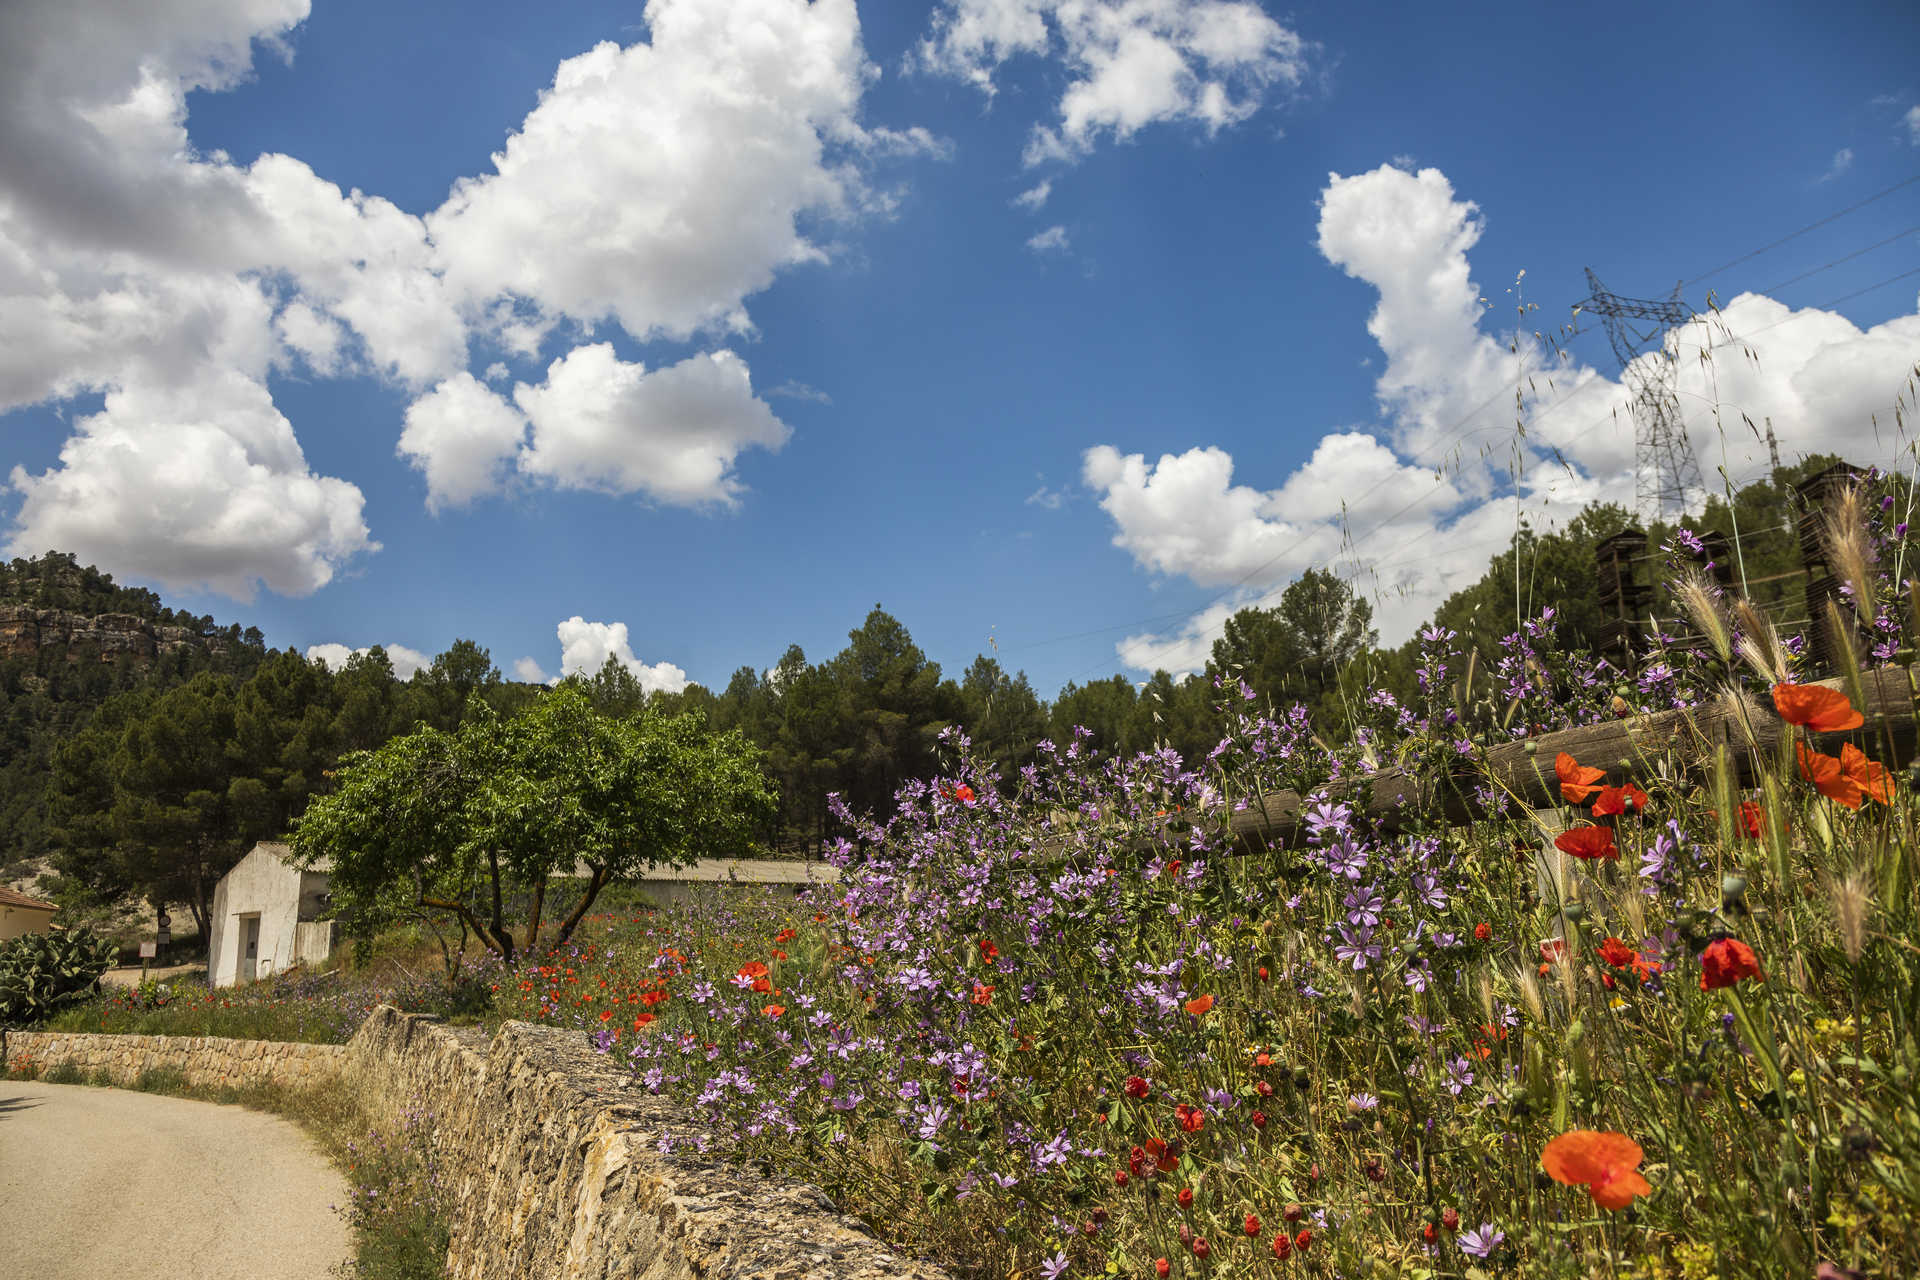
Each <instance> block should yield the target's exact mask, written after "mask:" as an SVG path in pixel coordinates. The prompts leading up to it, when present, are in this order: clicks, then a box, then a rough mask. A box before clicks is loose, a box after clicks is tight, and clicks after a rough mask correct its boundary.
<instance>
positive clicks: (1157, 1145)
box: [1147, 1138, 1192, 1198]
mask: <svg viewBox="0 0 1920 1280" xmlns="http://www.w3.org/2000/svg"><path fill="white" fill-rule="evenodd" d="M1147 1155H1148V1156H1149V1157H1151V1158H1152V1160H1153V1167H1154V1168H1155V1169H1157V1170H1158V1171H1160V1172H1161V1173H1172V1172H1173V1171H1174V1170H1175V1169H1176V1168H1178V1167H1179V1164H1180V1144H1179V1143H1177V1142H1175V1143H1171V1144H1169V1143H1165V1142H1162V1141H1160V1139H1158V1138H1148V1139H1147ZM1188 1195H1189V1198H1191V1195H1192V1193H1191V1192H1189V1193H1188Z"/></svg>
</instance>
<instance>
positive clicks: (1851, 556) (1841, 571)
mask: <svg viewBox="0 0 1920 1280" xmlns="http://www.w3.org/2000/svg"><path fill="white" fill-rule="evenodd" d="M1864 511H1865V500H1864V499H1863V497H1862V496H1861V492H1860V486H1859V485H1848V486H1847V487H1846V488H1845V489H1843V490H1841V492H1840V496H1839V497H1838V498H1836V499H1834V501H1833V504H1832V505H1831V506H1829V507H1828V508H1827V512H1826V517H1825V519H1824V520H1823V521H1822V529H1821V538H1820V541H1821V543H1822V544H1823V546H1824V548H1825V550H1826V553H1827V563H1828V564H1829V565H1830V566H1832V568H1833V571H1834V573H1836V574H1838V575H1839V577H1840V580H1841V581H1842V582H1845V583H1846V584H1847V585H1848V586H1849V587H1851V588H1852V589H1853V609H1854V612H1855V613H1857V614H1858V615H1859V616H1860V618H1861V619H1862V620H1863V621H1867V622H1871V621H1872V620H1873V615H1874V593H1873V576H1872V574H1871V573H1870V572H1869V569H1868V565H1869V554H1868V551H1867V521H1866V516H1865V514H1864Z"/></svg>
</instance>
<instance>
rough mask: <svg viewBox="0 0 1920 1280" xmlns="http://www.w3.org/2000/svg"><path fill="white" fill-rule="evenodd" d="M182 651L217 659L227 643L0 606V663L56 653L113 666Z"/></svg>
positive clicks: (146, 624)
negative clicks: (121, 660) (195, 651)
mask: <svg viewBox="0 0 1920 1280" xmlns="http://www.w3.org/2000/svg"><path fill="white" fill-rule="evenodd" d="M182 648H197V649H205V650H206V651H207V652H209V653H220V652H224V651H225V650H226V648H227V637H226V636H224V635H218V634H216V635H201V634H200V633H199V632H197V631H190V630H188V629H187V628H185V627H169V626H162V625H160V624H158V623H154V622H150V621H148V620H147V619H145V618H142V617H139V616H137V615H135V614H131V613H101V614H94V615H91V616H89V615H87V614H80V613H68V612H67V611H66V610H64V609H35V608H33V607H32V606H30V605H18V604H8V605H0V658H31V657H34V656H35V655H36V654H38V653H40V651H42V650H44V649H58V650H61V651H62V652H64V653H65V655H66V658H67V661H69V662H77V661H79V660H80V658H81V656H82V655H83V654H84V655H87V656H96V655H97V657H98V660H99V661H101V662H114V661H116V660H118V659H119V658H120V657H121V656H122V655H131V656H132V657H133V658H134V659H135V660H136V661H142V662H151V661H152V660H153V659H154V658H155V657H157V656H159V655H161V654H166V653H172V652H174V651H175V650H177V649H182Z"/></svg>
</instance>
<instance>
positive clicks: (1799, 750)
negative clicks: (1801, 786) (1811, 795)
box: [1793, 742, 1867, 809]
mask: <svg viewBox="0 0 1920 1280" xmlns="http://www.w3.org/2000/svg"><path fill="white" fill-rule="evenodd" d="M1793 749H1794V753H1795V754H1796V755H1798V756H1799V757H1800V776H1801V777H1803V778H1805V779H1806V780H1807V781H1808V782H1811V783H1812V784H1813V788H1814V790H1816V791H1818V792H1819V793H1820V794H1821V795H1823V796H1825V797H1826V798H1827V799H1829V800H1831V801H1833V802H1834V803H1835V804H1840V805H1845V806H1846V807H1847V808H1849V809H1858V808H1859V807H1860V802H1861V801H1862V800H1863V799H1865V798H1866V794H1867V792H1866V788H1865V787H1862V786H1861V785H1860V782H1859V780H1858V779H1856V778H1854V777H1852V776H1850V775H1849V774H1847V773H1846V772H1845V771H1844V770H1843V769H1842V768H1841V767H1840V761H1839V759H1838V758H1837V757H1834V756H1830V755H1826V754H1824V753H1823V752H1819V751H1810V750H1808V748H1807V744H1806V743H1804V742H1796V743H1794V744H1793Z"/></svg>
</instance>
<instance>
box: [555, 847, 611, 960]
mask: <svg viewBox="0 0 1920 1280" xmlns="http://www.w3.org/2000/svg"><path fill="white" fill-rule="evenodd" d="M606 884H607V869H606V868H605V867H598V866H596V867H594V868H593V874H592V875H590V876H588V877H587V888H586V892H584V893H582V894H581V895H580V901H579V903H578V904H576V905H575V907H574V908H573V911H572V913H571V914H569V915H568V916H567V919H566V922H565V923H564V924H562V925H561V926H560V934H559V936H558V937H556V938H555V939H554V940H553V945H554V946H555V947H564V946H566V945H567V939H568V938H571V937H572V936H573V931H574V929H575V928H577V927H578V926H579V924H580V921H581V920H582V919H584V918H585V917H586V914H587V909H588V908H589V907H591V906H592V905H593V900H594V899H595V898H597V897H599V896H600V890H602V889H604V888H605V887H606Z"/></svg>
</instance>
